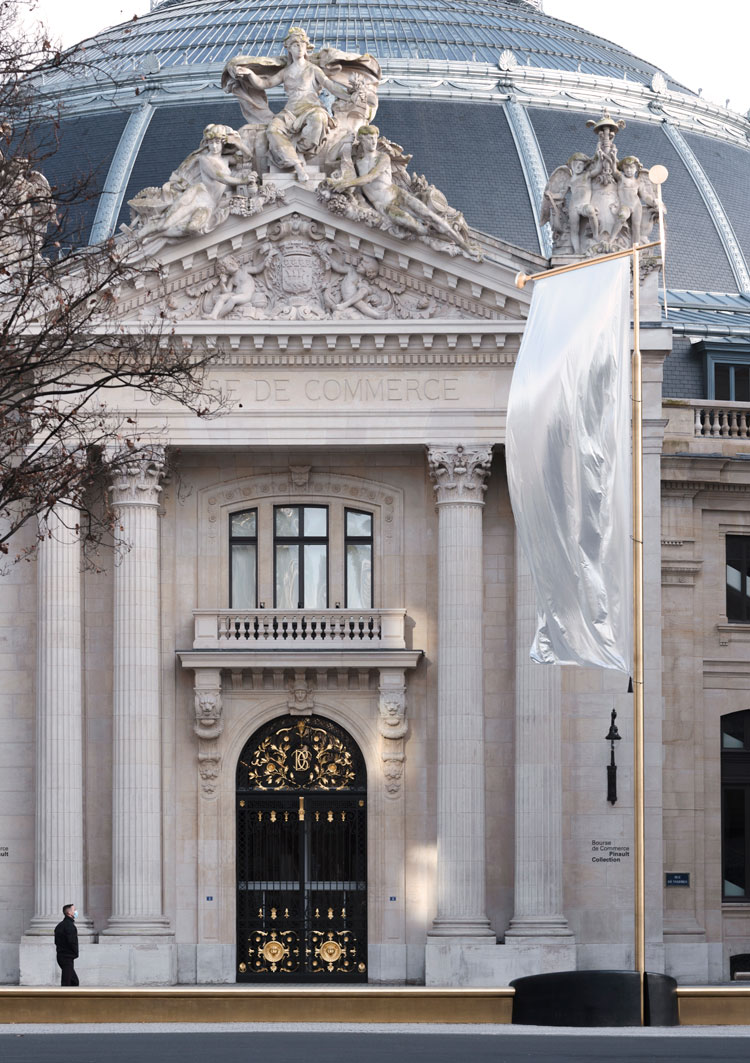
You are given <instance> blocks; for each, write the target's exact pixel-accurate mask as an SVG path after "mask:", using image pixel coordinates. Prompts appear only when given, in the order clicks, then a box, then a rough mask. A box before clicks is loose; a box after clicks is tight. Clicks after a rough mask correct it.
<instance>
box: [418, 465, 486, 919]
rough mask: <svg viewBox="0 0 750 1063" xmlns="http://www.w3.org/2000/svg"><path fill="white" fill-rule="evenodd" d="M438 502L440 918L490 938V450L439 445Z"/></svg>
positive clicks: (432, 468) (434, 468)
mask: <svg viewBox="0 0 750 1063" xmlns="http://www.w3.org/2000/svg"><path fill="white" fill-rule="evenodd" d="M428 458H429V463H430V472H431V475H432V477H433V480H434V482H435V492H436V501H437V508H438V793H437V916H436V918H435V920H434V922H433V926H432V931H431V933H432V934H437V935H445V936H457V935H460V936H467V935H468V936H490V935H491V930H490V926H489V920H488V919H487V915H486V910H485V907H486V906H485V856H484V847H485V816H484V705H483V676H482V670H483V660H482V602H483V576H482V508H483V505H484V503H483V494H484V491H485V483H484V481H485V479H486V477H487V475H488V472H489V466H490V461H491V450H490V449H489V448H487V447H481V448H477V447H475V448H465V447H463V446H458V447H456V448H455V449H454V450H443V449H439V448H435V447H432V448H430V450H429V454H428Z"/></svg>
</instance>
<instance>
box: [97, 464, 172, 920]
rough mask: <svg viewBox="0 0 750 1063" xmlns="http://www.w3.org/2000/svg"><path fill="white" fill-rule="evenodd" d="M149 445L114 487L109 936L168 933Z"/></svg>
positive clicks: (158, 471)
mask: <svg viewBox="0 0 750 1063" xmlns="http://www.w3.org/2000/svg"><path fill="white" fill-rule="evenodd" d="M163 474H164V454H163V451H162V450H161V448H155V449H154V451H153V452H152V453H151V454H150V455H141V456H138V457H137V458H135V459H134V460H133V461H132V462H130V463H129V464H128V465H126V466H124V467H122V468H120V469H119V470H118V472H117V474H116V476H115V479H114V483H113V486H112V500H113V504H114V507H115V511H116V514H117V521H118V525H119V527H120V528H121V530H120V531H119V535H120V537H121V538H122V539H123V541H124V548H123V550H122V552H121V553H120V556H119V557H118V559H117V563H116V565H115V572H114V577H115V617H114V621H115V622H114V683H113V686H114V697H113V700H114V705H113V768H112V915H111V917H110V921H109V925H108V927H107V930H106V931H105V933H106V934H108V935H116V936H124V937H129V938H132V937H133V936H140V935H147V936H149V937H151V936H154V935H166V934H168V933H169V927H168V921H167V920H166V919H165V918H164V916H163V914H162V851H161V720H160V697H159V643H160V626H159V525H158V521H159V509H158V507H159V492H160V491H161V487H160V486H159V480H160V479H161V477H162V476H163Z"/></svg>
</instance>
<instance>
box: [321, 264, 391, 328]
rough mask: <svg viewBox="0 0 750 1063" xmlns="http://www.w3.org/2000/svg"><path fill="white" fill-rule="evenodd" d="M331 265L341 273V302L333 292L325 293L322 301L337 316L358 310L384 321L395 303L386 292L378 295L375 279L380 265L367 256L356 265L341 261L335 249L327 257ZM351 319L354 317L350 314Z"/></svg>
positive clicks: (339, 291)
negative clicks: (390, 307) (335, 297)
mask: <svg viewBox="0 0 750 1063" xmlns="http://www.w3.org/2000/svg"><path fill="white" fill-rule="evenodd" d="M327 262H328V265H329V266H330V267H331V269H332V270H333V272H334V273H337V274H339V276H340V277H341V283H340V284H339V285H338V294H339V299H338V301H337V300H336V299H334V297H333V295H332V293H331V291H330V289H329V290H327V291H325V292H324V293H323V302H324V304H325V306H326V307H327V309H328V310H330V311H331V312H332V313H333V315H334V316H336V317H341V316H345V313H346V311H352V310H358V311H359V312H360V314H364V315H365V317H371V318H383V317H385V316H386V314H387V311H388V308H389V305H390V304H391V303H392V302H393V300H392V299H391V298H390V296H388V295H387V293H385V292H378V291H377V290H376V288H375V287H374V285H373V283H372V282H373V280H374V279H375V277H377V275H378V268H379V267H378V263H377V260H376V259H374V258H370V257H369V256H368V255H362V256H361V257H360V258H359V259H357V260H356V263H349V262H346V261H344V260H343V258H341V259H339V257H338V256H337V254H336V252H335V249H333V250H332V251H331V253H330V254H329V255H328V257H327ZM349 316H355V315H353V314H351V313H350V314H349Z"/></svg>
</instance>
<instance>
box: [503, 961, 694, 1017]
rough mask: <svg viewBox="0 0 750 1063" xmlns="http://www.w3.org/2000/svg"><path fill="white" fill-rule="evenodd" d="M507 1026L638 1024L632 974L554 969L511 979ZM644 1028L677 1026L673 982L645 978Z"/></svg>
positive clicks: (635, 984) (664, 977)
mask: <svg viewBox="0 0 750 1063" xmlns="http://www.w3.org/2000/svg"><path fill="white" fill-rule="evenodd" d="M510 984H511V986H512V987H513V988H514V989H515V991H516V992H515V996H514V998H513V1022H514V1023H519V1024H521V1025H527V1026H640V1025H641V1000H640V980H639V977H638V974H637V972H636V971H560V972H558V973H556V974H532V975H529V976H528V977H527V978H516V979H514V981H512V982H511V983H510ZM644 998H645V1014H644V1023H643V1025H644V1026H679V1025H680V1019H679V1015H678V1012H677V982H676V981H675V980H674V978H670V977H669V975H666V974H646V982H645V989H644Z"/></svg>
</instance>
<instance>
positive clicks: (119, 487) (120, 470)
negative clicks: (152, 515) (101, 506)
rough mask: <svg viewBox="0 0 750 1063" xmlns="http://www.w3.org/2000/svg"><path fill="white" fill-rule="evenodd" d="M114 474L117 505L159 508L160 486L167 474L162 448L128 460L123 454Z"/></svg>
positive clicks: (146, 450) (148, 450)
mask: <svg viewBox="0 0 750 1063" xmlns="http://www.w3.org/2000/svg"><path fill="white" fill-rule="evenodd" d="M114 460H115V462H116V464H115V466H114V468H113V471H112V486H111V487H110V491H111V492H112V501H113V503H114V504H115V505H116V506H123V505H125V506H128V505H129V506H133V505H138V506H158V504H159V494H160V492H161V484H160V483H159V481H160V480H161V478H162V477H163V476H164V475H165V473H166V461H165V451H164V447H162V446H154V447H148V448H147V449H145V450H142V451H140V452H139V453H137V454H133V455H132V457H129V456H128V455H127V454H123V452H122V451H120V452H119V453H118V454H117V455H116V456H115V459H114Z"/></svg>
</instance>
